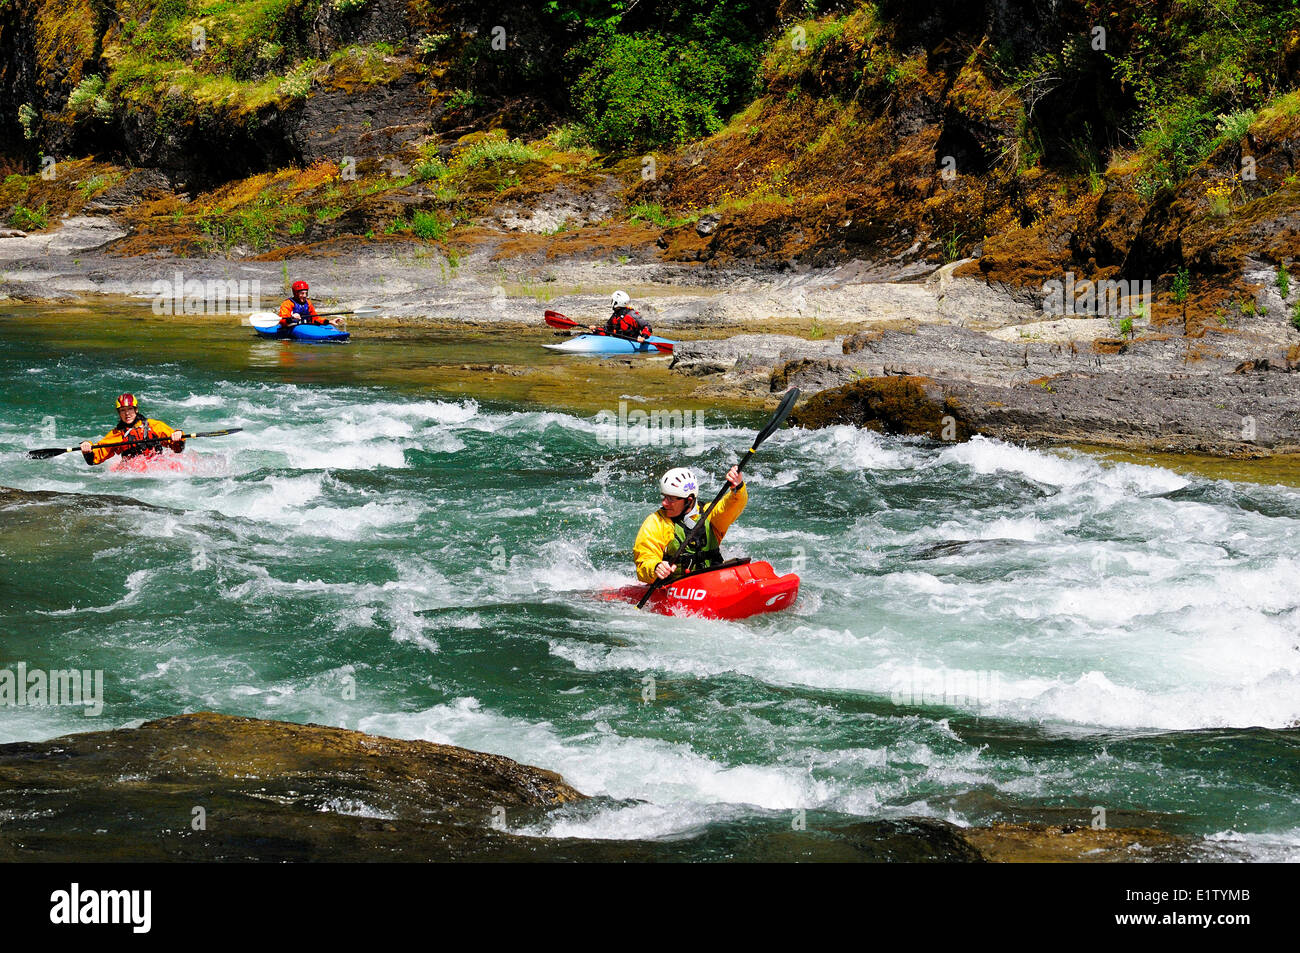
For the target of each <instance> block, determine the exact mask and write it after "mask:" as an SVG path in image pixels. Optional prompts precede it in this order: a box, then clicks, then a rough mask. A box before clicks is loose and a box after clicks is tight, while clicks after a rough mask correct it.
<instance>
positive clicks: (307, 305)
mask: <svg viewBox="0 0 1300 953" xmlns="http://www.w3.org/2000/svg"><path fill="white" fill-rule="evenodd" d="M320 323H321V319H320V318H318V317H317V316H316V309H315V308H313V307H312V304H311V299H310V298H309V299H308V300H306V301H303V302H298V301H295V300H294V299H293V298H285V299H284V303H283V304H281V305H280V326H281V327H287V326H288V325H290V324H320Z"/></svg>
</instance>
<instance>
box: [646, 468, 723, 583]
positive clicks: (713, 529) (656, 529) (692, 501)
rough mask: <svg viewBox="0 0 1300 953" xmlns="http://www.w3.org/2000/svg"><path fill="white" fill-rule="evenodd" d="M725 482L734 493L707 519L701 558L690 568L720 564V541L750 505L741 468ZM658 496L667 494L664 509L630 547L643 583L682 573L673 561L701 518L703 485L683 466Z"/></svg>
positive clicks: (661, 481)
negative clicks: (700, 491) (700, 502)
mask: <svg viewBox="0 0 1300 953" xmlns="http://www.w3.org/2000/svg"><path fill="white" fill-rule="evenodd" d="M726 480H727V482H728V483H730V484H731V489H730V490H728V491H727V493H726V495H724V496H723V497H722V499H721V500H719V501H718V505H717V506H715V507H714V508H713V511H712V512H711V513H710V514H709V521H708V524H707V525H706V526H705V527H704V529H703V531H702V533H701V538H700V541H699V548H698V552H699V554H700V555H699V556H698V557H697V558H696V559H695V561H694V562H693V563H692V566H691V568H692V569H704V568H707V567H708V566H711V565H715V564H716V563H720V562H722V553H721V550H720V549H719V546H720V544H721V543H722V537H723V536H725V535H726V534H727V530H728V529H729V528H730V527H731V524H732V523H734V522H735V521H736V517H737V516H739V515H740V514H741V511H742V510H744V508H745V504H746V503H748V502H749V491H748V490H747V489H746V488H745V481H744V479H743V478H742V477H741V475H740V469H739V468H738V467H732V468H731V469H730V470H728V471H727V476H726ZM659 492H660V493H661V494H662V495H663V498H662V500H661V502H662V504H663V505H662V506H660V508H659V509H657V510H655V511H654V512H653V513H651V514H650V515H649V516H647V517H646V518H645V522H643V523H642V524H641V529H640V530H639V531H638V532H637V534H636V543H635V544H634V545H633V547H632V555H633V557H634V558H635V559H636V577H637V578H638V579H639V580H641V581H642V582H654V581H655V580H656V579H667V578H669V577H670V576H672V575H673V574H674V573H676V572H677V571H678V567H677V564H676V563H675V562H673V559H674V558H675V557H676V556H677V551H678V550H679V549H680V548H681V546H682V543H684V542H686V537H687V535H688V534H689V533H690V532H691V530H692V529H693V528H694V526H695V524H696V522H698V520H699V518H700V512H699V509H698V508H697V507H696V497H697V496H698V494H699V484H698V483H697V482H696V479H695V474H694V473H693V472H692V471H690V470H688V469H686V468H685V467H678V468H676V469H673V470H669V471H668V472H667V473H665V474H664V475H663V476H662V477H660V478H659ZM693 548H694V547H693Z"/></svg>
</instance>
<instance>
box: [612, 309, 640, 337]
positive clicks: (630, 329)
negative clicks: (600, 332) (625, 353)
mask: <svg viewBox="0 0 1300 953" xmlns="http://www.w3.org/2000/svg"><path fill="white" fill-rule="evenodd" d="M605 330H606V331H607V332H608V333H610V334H616V335H618V336H619V337H639V336H640V335H641V334H642V333H643V331H644V332H646V333H648V332H649V330H650V329H649V328H643V327H642V325H641V313H640V312H639V311H635V310H633V309H632V308H615V309H614V313H613V314H612V315H610V318H609V320H608V321H606V322H605Z"/></svg>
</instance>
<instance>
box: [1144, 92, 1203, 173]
mask: <svg viewBox="0 0 1300 953" xmlns="http://www.w3.org/2000/svg"><path fill="white" fill-rule="evenodd" d="M1213 124H1214V116H1213V114H1212V113H1210V112H1209V111H1208V110H1207V109H1206V108H1205V107H1204V106H1202V105H1200V104H1199V103H1197V102H1195V101H1194V100H1191V99H1187V98H1183V99H1180V100H1177V101H1175V102H1173V103H1171V104H1170V105H1169V106H1168V107H1166V108H1165V109H1163V110H1162V111H1161V112H1160V113H1158V114H1157V116H1156V118H1155V120H1154V121H1153V122H1152V124H1151V125H1149V126H1147V128H1146V129H1144V130H1143V131H1142V134H1141V136H1140V137H1139V142H1140V143H1141V146H1142V151H1143V152H1144V153H1146V156H1147V160H1148V162H1149V168H1150V174H1151V178H1152V179H1153V180H1154V181H1155V182H1156V183H1157V185H1158V186H1159V187H1160V188H1172V187H1173V186H1175V185H1176V184H1177V183H1179V182H1180V181H1182V180H1183V178H1184V177H1186V175H1187V173H1188V172H1189V171H1191V169H1192V167H1193V166H1195V165H1197V164H1199V163H1200V162H1201V160H1202V159H1204V158H1205V157H1206V156H1207V155H1209V154H1210V152H1211V151H1212V150H1213V148H1214V142H1215V140H1214V137H1213V136H1212V135H1211V131H1212V129H1213Z"/></svg>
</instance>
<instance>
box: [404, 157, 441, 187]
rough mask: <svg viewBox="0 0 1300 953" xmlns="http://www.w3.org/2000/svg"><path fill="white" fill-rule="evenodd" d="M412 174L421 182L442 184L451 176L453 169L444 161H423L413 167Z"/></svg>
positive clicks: (436, 159)
mask: <svg viewBox="0 0 1300 953" xmlns="http://www.w3.org/2000/svg"><path fill="white" fill-rule="evenodd" d="M411 174H412V175H413V176H415V178H416V179H417V180H418V181H420V182H429V181H436V182H441V181H442V180H443V179H445V178H447V176H449V175H451V168H450V167H449V166H448V165H447V163H446V162H444V161H443V160H442V159H440V158H437V157H434V158H432V159H422V160H420V161H419V162H417V163H415V165H413V166H411Z"/></svg>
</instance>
